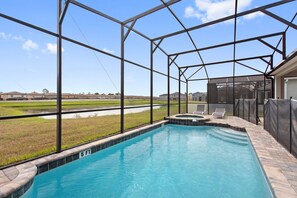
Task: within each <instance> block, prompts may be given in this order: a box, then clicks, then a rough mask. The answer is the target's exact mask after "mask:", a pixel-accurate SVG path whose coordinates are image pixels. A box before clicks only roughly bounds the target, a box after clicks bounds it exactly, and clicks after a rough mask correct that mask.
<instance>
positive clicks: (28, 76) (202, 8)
mask: <svg viewBox="0 0 297 198" xmlns="http://www.w3.org/2000/svg"><path fill="white" fill-rule="evenodd" d="M79 2H81V3H83V4H85V5H88V6H90V7H93V8H94V9H97V10H100V11H101V12H103V13H106V14H108V15H110V16H112V17H114V18H116V19H118V20H121V21H124V20H126V19H128V18H130V17H133V16H135V15H137V14H139V13H142V12H144V11H146V10H148V9H151V8H153V7H155V6H158V5H160V4H162V1H160V0H149V1H139V0H111V1H103V0H101V1H99V0H98V1H91V0H79ZM273 2H275V1H274V0H262V1H256V0H239V2H238V12H242V11H245V10H249V9H252V8H256V7H259V6H262V5H265V4H268V3H273ZM296 7H297V2H296V1H295V2H292V3H288V4H285V5H282V6H280V7H277V8H272V9H269V11H271V12H273V13H275V14H277V15H279V16H281V17H283V18H284V19H286V20H289V21H290V20H291V19H292V17H293V16H294V14H295V13H296ZM56 8H57V1H53V0H43V1H39V0H26V1H17V0H9V1H8V0H6V1H0V13H2V14H5V15H9V16H11V17H14V18H17V19H20V20H23V21H25V22H28V23H31V24H33V25H37V26H40V27H42V28H44V29H47V30H49V31H52V32H56V28H57V27H56V18H57V9H56ZM170 8H171V9H172V10H173V11H174V13H175V14H176V15H177V16H178V17H179V19H180V20H181V22H182V23H183V24H184V25H185V26H186V27H187V28H189V27H192V26H195V25H199V24H202V23H206V22H209V21H212V20H215V19H218V18H221V17H224V16H228V15H231V14H233V13H234V0H182V1H180V2H179V3H176V4H174V5H172V6H170ZM294 23H295V24H296V20H295V21H294ZM233 26H234V21H233V20H231V21H227V22H222V23H219V24H216V25H212V26H209V27H206V28H202V29H198V30H195V31H191V32H190V35H191V36H192V38H193V40H194V42H195V44H196V46H197V47H198V48H201V47H206V46H210V45H215V44H220V43H225V42H230V41H233ZM134 28H135V29H136V30H138V31H140V32H141V33H144V34H145V35H147V36H148V37H149V38H156V37H158V36H162V35H166V34H168V33H171V32H175V31H179V30H182V29H183V28H182V27H181V25H180V24H179V23H178V22H177V21H176V20H175V18H174V17H173V16H172V15H171V13H170V12H169V10H168V9H162V10H160V11H158V12H155V13H153V14H150V15H148V16H146V17H144V18H141V19H139V20H137V22H136V23H135V26H134ZM285 28H286V25H284V24H282V23H280V22H278V21H276V20H275V19H273V18H271V17H269V16H266V15H264V14H261V13H255V14H252V15H247V16H244V17H240V18H239V19H238V21H237V39H245V38H249V37H254V36H260V35H264V34H269V33H275V32H279V31H284V30H285ZM62 32H63V35H64V36H66V37H69V38H72V39H76V40H78V41H80V42H83V43H85V44H88V45H91V46H93V47H96V48H98V49H101V50H103V51H106V52H108V53H111V54H114V55H116V56H120V53H121V51H120V49H121V46H120V38H121V37H120V36H121V35H120V25H118V24H116V23H114V22H111V21H109V20H106V19H104V18H102V17H100V16H97V15H95V14H93V13H90V12H88V11H86V10H83V9H81V8H79V7H77V6H75V5H70V6H69V9H68V11H67V13H66V16H65V19H64V21H63V26H62ZM294 38H296V30H294V29H292V28H289V30H288V34H287V41H288V43H287V54H289V53H290V52H291V51H293V50H294V49H295V48H296V46H297V39H294ZM279 39H280V37H274V38H269V39H265V41H267V42H269V43H270V44H271V45H274V46H275V45H276V44H277V42H278V40H279ZM160 46H161V47H162V48H163V49H164V50H165V51H166V52H167V53H168V54H172V53H177V52H182V51H186V50H192V49H194V47H193V44H192V43H191V42H190V39H189V37H188V36H187V35H186V34H179V35H177V36H175V37H171V38H166V39H164V40H163V41H162V43H161V45H160ZM62 47H63V53H62V54H63V55H62V56H63V63H62V64H63V72H62V89H63V92H64V93H89V92H90V93H96V92H97V93H116V92H120V61H119V60H118V59H114V58H111V57H109V56H106V55H104V54H100V53H97V52H94V51H92V50H89V49H87V48H84V47H81V46H78V45H75V44H73V43H70V42H68V41H63V45H62ZM0 50H1V53H0V61H1V65H0V92H9V91H20V92H32V91H36V92H41V91H42V90H43V89H44V88H46V89H48V90H49V91H50V92H56V75H57V74H56V73H57V60H56V55H57V50H56V38H55V37H53V36H50V35H47V34H44V33H42V32H39V31H37V30H34V29H31V28H28V27H26V26H23V25H20V24H17V23H15V22H12V21H9V20H7V19H4V18H1V17H0ZM149 52H150V42H149V41H148V40H146V39H144V38H142V37H141V36H139V35H137V34H135V33H133V32H131V33H130V34H129V36H128V38H127V39H126V41H125V58H126V59H128V60H131V61H133V62H136V63H139V64H142V65H144V66H146V67H150V53H149ZM272 52H273V50H272V49H270V48H268V47H267V46H265V45H263V44H261V43H260V42H255V41H254V42H249V43H244V44H238V45H237V46H236V58H244V57H249V56H259V55H267V54H272ZM200 53H201V57H202V60H203V61H204V62H205V63H209V62H216V61H221V60H231V59H232V58H233V46H227V47H222V48H217V49H213V50H208V51H201V52H200ZM280 61H281V56H280V55H278V54H276V56H275V63H278V62H280ZM176 63H177V65H178V66H187V65H193V64H201V63H202V62H201V59H200V58H199V56H198V54H197V53H191V54H186V55H181V56H179V57H178V58H177V59H176ZM243 63H245V64H247V65H250V66H253V67H256V68H257V69H259V70H261V71H264V70H265V69H266V64H265V63H264V62H263V61H261V60H253V61H245V62H243ZM154 69H155V70H158V71H160V72H162V73H167V57H166V56H165V55H164V54H163V53H162V52H161V51H160V50H156V52H155V53H154ZM196 70H197V68H191V69H188V70H187V71H186V72H185V75H186V76H187V77H189V76H191V74H193V73H194V72H195V71H196ZM207 71H208V75H209V77H222V76H231V75H232V72H233V64H232V63H227V64H220V65H213V66H208V67H207ZM235 72H236V75H247V74H258V73H257V72H255V71H253V70H250V69H247V68H244V67H242V66H240V65H236V69H235ZM170 73H171V75H172V76H174V77H178V70H177V68H176V66H174V65H173V66H171V71H170ZM203 78H206V74H205V72H204V70H203V69H202V70H200V71H199V72H198V73H197V74H195V75H194V76H193V77H192V79H203ZM149 80H150V72H149V70H145V69H142V68H139V67H137V66H134V65H131V64H129V63H125V94H127V95H143V96H148V95H149V94H150V92H149V88H150V81H149ZM206 83H207V82H206V81H197V82H190V83H189V91H190V92H196V91H201V92H204V91H206ZM185 89H186V87H185V84H184V83H182V92H185ZM175 91H178V83H177V81H175V80H171V92H175ZM163 93H167V78H166V77H165V76H162V75H159V74H154V95H155V96H158V95H160V94H163Z"/></svg>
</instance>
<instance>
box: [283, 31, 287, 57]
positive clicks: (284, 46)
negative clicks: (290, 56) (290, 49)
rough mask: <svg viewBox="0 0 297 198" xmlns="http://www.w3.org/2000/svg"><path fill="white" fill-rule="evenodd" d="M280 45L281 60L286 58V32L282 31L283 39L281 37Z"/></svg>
mask: <svg viewBox="0 0 297 198" xmlns="http://www.w3.org/2000/svg"><path fill="white" fill-rule="evenodd" d="M282 41H283V42H282V47H283V50H282V51H283V60H285V59H286V54H287V52H286V49H287V47H286V42H287V41H286V32H284V33H283V39H282Z"/></svg>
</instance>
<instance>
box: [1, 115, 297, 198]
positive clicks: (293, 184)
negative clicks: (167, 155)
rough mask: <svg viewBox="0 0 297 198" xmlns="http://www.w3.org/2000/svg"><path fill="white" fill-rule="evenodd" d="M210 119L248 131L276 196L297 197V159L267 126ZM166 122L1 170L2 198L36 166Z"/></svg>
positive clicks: (32, 173) (30, 175)
mask: <svg viewBox="0 0 297 198" xmlns="http://www.w3.org/2000/svg"><path fill="white" fill-rule="evenodd" d="M206 117H207V118H208V117H209V118H210V121H208V122H207V123H213V124H227V125H230V126H233V127H240V128H245V129H246V132H247V134H248V136H249V137H250V140H251V143H252V145H253V147H254V149H255V151H256V154H257V156H258V159H259V161H260V162H261V165H262V167H263V170H264V172H265V174H266V176H267V179H268V180H269V182H270V185H271V187H272V190H273V192H274V195H275V196H276V197H281V198H291V197H295V198H297V159H296V158H295V157H294V156H293V155H292V154H290V153H289V152H288V151H287V150H286V149H285V148H283V147H282V146H281V145H280V144H279V143H278V142H277V141H276V140H275V139H274V138H273V137H272V136H271V135H270V134H269V133H268V132H267V131H265V130H264V129H263V126H261V125H258V126H257V125H254V124H252V123H250V122H247V121H245V120H243V119H241V118H237V117H233V116H228V117H225V118H224V119H214V118H212V116H206ZM165 122H167V121H161V122H159V123H156V124H153V125H149V126H146V127H143V128H140V129H135V130H132V131H129V132H126V133H123V134H118V135H115V136H112V137H108V138H106V139H103V140H98V141H95V142H92V143H90V144H86V145H83V146H79V147H76V148H73V149H69V150H66V151H63V152H61V153H58V154H53V155H51V156H47V157H43V158H40V159H37V160H33V161H31V162H26V163H24V164H20V165H17V166H13V167H10V168H7V169H4V170H0V197H1V198H2V197H7V196H8V195H11V192H13V191H19V190H20V187H22V189H21V190H22V191H24V189H25V190H26V189H27V188H29V187H30V185H31V182H30V183H28V181H32V179H33V178H34V176H35V175H36V174H37V167H36V166H38V164H42V163H44V162H46V161H53V160H55V159H60V158H61V157H66V156H69V155H71V154H73V153H77V152H79V151H82V150H85V149H87V148H90V147H91V146H94V145H98V144H102V143H104V142H109V141H114V140H115V139H116V138H123V137H127V136H129V137H132V136H133V134H135V133H139V131H140V130H143V129H145V130H148V129H149V128H151V127H152V126H157V125H160V123H165ZM64 159H65V158H64ZM64 163H65V162H64ZM24 185H27V187H26V186H25V187H24ZM20 193H21V194H22V193H23V192H21V191H20ZM15 196H17V194H15Z"/></svg>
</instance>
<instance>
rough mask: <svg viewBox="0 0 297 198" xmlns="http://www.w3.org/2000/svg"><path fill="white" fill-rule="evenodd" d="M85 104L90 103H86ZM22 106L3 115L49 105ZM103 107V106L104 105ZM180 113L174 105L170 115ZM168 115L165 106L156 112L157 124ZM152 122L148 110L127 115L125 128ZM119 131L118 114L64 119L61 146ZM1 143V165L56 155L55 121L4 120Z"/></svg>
mask: <svg viewBox="0 0 297 198" xmlns="http://www.w3.org/2000/svg"><path fill="white" fill-rule="evenodd" d="M79 102H80V101H79ZM82 102H83V103H84V104H88V103H86V101H82ZM91 102H92V105H89V106H92V108H94V106H93V105H94V103H93V102H95V101H91ZM97 102H98V101H96V103H97ZM104 102H106V101H104ZM144 102H146V101H145V100H143V101H130V104H129V105H133V104H137V105H139V104H141V103H142V104H145V103H144ZM0 103H1V102H0ZM9 103H10V102H9ZM20 103H22V104H18V103H17V102H13V103H12V106H11V107H9V106H8V105H6V104H5V105H0V115H1V116H8V115H23V114H26V113H27V112H26V111H25V110H24V109H27V110H28V109H32V107H33V108H35V109H38V110H40V109H43V108H44V106H46V105H48V104H46V103H48V102H36V104H37V106H38V107H34V105H32V103H31V102H28V104H29V105H28V107H26V105H25V103H26V102H20ZM33 103H34V102H33ZM10 104H11V103H10ZM72 104H75V105H73V106H72V107H70V106H69V109H75V108H77V107H78V106H77V104H78V103H77V102H73V103H72ZM105 104H108V105H110V104H112V102H110V103H107V102H106V103H105ZM156 104H160V103H156ZM3 106H5V107H3ZM101 106H102V107H104V105H102V104H101ZM40 107H42V108H40ZM84 108H85V107H84ZM181 110H182V111H183V112H184V111H185V105H182V108H181ZM177 112H178V106H177V105H172V106H171V114H176V113H177ZM166 115H167V108H166V107H161V108H160V109H154V121H158V120H162V119H163V118H164V117H165V116H166ZM149 119H150V112H149V111H144V112H141V113H131V114H126V115H125V129H126V130H127V129H131V128H134V127H137V126H140V125H143V124H148V123H149V121H150V120H149ZM119 130H120V116H119V115H110V116H100V117H90V118H78V119H64V120H63V121H62V147H63V149H65V148H69V147H72V146H75V145H78V144H81V143H85V142H89V141H92V140H95V139H98V138H102V137H105V136H108V135H111V134H114V133H118V132H119ZM0 142H1V143H0V166H3V165H7V164H10V163H13V162H16V161H20V160H25V159H30V158H33V157H37V156H40V155H43V154H47V153H51V152H54V151H55V149H56V148H55V144H56V120H47V119H43V118H39V117H33V118H22V119H13V120H2V121H0Z"/></svg>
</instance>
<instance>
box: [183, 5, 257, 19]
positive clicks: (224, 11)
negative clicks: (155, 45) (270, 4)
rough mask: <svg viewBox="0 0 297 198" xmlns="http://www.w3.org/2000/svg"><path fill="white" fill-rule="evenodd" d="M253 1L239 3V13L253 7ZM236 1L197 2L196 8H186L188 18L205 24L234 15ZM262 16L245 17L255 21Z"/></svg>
mask: <svg viewBox="0 0 297 198" xmlns="http://www.w3.org/2000/svg"><path fill="white" fill-rule="evenodd" d="M251 4H252V0H240V1H238V12H241V11H243V10H246V9H247V8H248V7H249V6H251ZM234 7H235V4H234V0H222V1H218V0H195V8H194V7H191V6H189V7H186V8H185V15H184V16H185V17H186V18H198V19H199V20H201V21H202V22H203V23H205V22H209V21H213V20H216V19H219V18H222V17H225V16H229V15H233V14H234ZM260 15H261V14H259V13H258V14H251V15H247V16H246V17H244V18H245V19H253V18H255V17H257V16H260Z"/></svg>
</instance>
